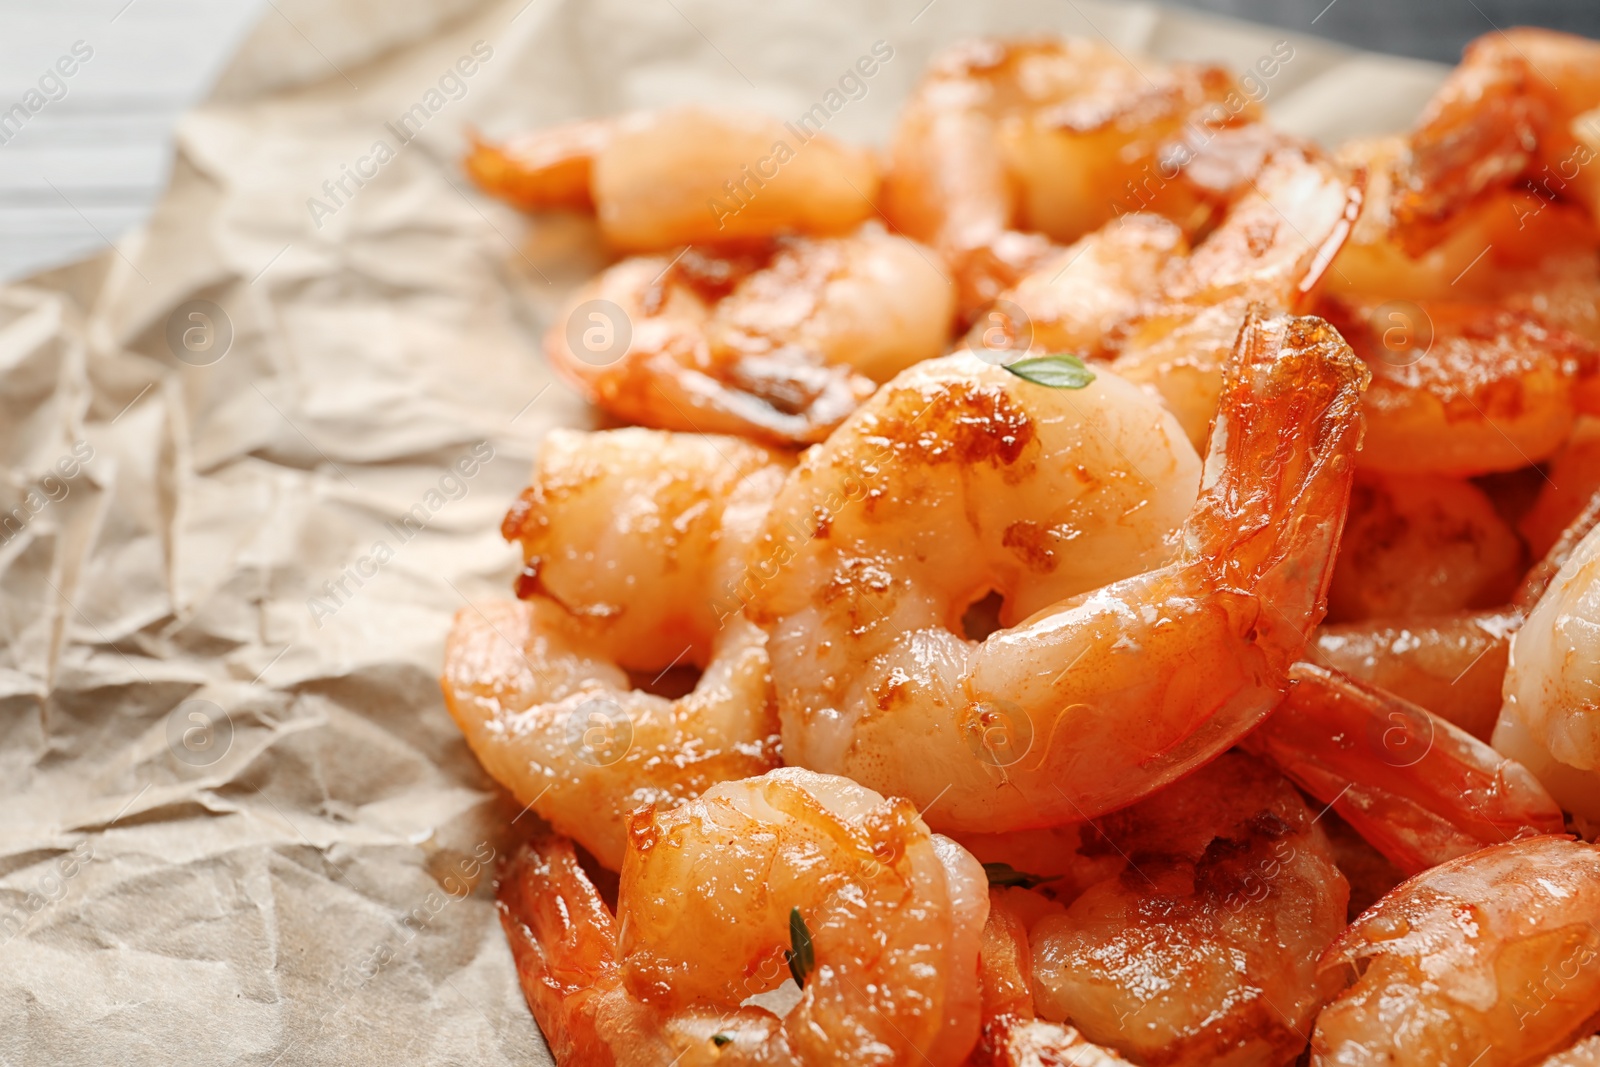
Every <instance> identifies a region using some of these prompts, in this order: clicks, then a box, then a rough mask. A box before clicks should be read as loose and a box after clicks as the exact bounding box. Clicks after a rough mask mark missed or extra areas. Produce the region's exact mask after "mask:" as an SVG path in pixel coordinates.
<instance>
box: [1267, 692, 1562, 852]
mask: <svg viewBox="0 0 1600 1067" xmlns="http://www.w3.org/2000/svg"><path fill="white" fill-rule="evenodd" d="M1289 677H1290V679H1291V681H1293V682H1294V685H1293V687H1292V688H1291V689H1290V690H1289V696H1288V697H1287V698H1286V699H1285V700H1284V702H1283V703H1282V704H1280V705H1278V708H1277V710H1276V711H1274V712H1273V713H1272V715H1271V716H1270V717H1269V718H1268V719H1267V721H1266V722H1264V723H1262V724H1261V725H1260V726H1259V727H1258V728H1257V729H1256V731H1255V732H1254V733H1252V734H1251V735H1250V736H1249V737H1248V738H1246V739H1245V740H1244V742H1243V745H1244V747H1245V748H1246V749H1247V750H1248V751H1250V752H1253V753H1255V754H1256V755H1258V756H1261V757H1262V758H1264V759H1267V760H1269V761H1271V762H1272V763H1273V764H1275V765H1276V766H1277V767H1278V768H1279V769H1280V770H1282V771H1283V773H1284V774H1287V775H1288V776H1289V777H1290V778H1292V779H1294V781H1295V784H1296V785H1298V786H1300V788H1302V789H1304V790H1305V791H1306V792H1308V793H1310V794H1311V795H1312V796H1313V797H1315V798H1317V799H1318V800H1319V801H1321V802H1323V803H1324V804H1328V805H1331V806H1332V807H1333V809H1334V810H1335V811H1337V812H1338V813H1339V814H1340V815H1342V816H1344V818H1345V821H1346V822H1348V823H1350V825H1351V826H1353V827H1355V829H1356V830H1357V831H1358V832H1359V833H1360V834H1361V835H1362V836H1363V837H1365V838H1366V839H1367V840H1368V841H1369V842H1371V843H1372V845H1373V846H1374V847H1375V848H1377V849H1378V851H1380V852H1382V853H1383V854H1384V855H1385V856H1387V857H1388V858H1389V859H1390V860H1391V861H1393V862H1394V864H1395V866H1397V867H1399V868H1400V869H1401V870H1402V871H1404V872H1405V873H1407V874H1416V873H1417V872H1418V871H1423V870H1426V869H1427V868H1429V867H1432V866H1434V865H1435V864H1439V863H1443V862H1444V861H1446V860H1450V859H1454V858H1455V857H1457V856H1463V855H1466V854H1467V853H1468V852H1476V851H1477V850H1478V849H1480V848H1483V847H1484V846H1485V845H1492V844H1498V843H1500V842H1502V841H1507V840H1510V839H1512V838H1515V837H1527V836H1534V835H1538V834H1558V833H1560V832H1561V831H1562V830H1563V829H1564V828H1565V825H1566V824H1565V822H1564V821H1563V819H1562V816H1561V809H1560V808H1559V807H1558V806H1557V805H1556V802H1555V801H1554V800H1552V799H1551V797H1550V794H1549V793H1547V792H1545V789H1544V787H1543V786H1542V785H1540V784H1539V780H1538V779H1537V778H1535V777H1534V776H1533V774H1532V773H1531V772H1530V771H1529V770H1528V769H1527V768H1526V767H1524V766H1522V765H1521V764H1520V763H1517V762H1516V761H1515V760H1509V759H1506V758H1505V757H1504V756H1502V755H1500V753H1498V752H1496V751H1495V750H1494V749H1492V748H1490V747H1489V746H1488V745H1486V744H1484V743H1483V742H1482V741H1479V740H1478V739H1477V738H1475V737H1473V736H1472V735H1471V734H1468V733H1467V732H1466V731H1464V730H1460V729H1458V728H1456V727H1454V726H1452V725H1451V724H1450V723H1449V722H1447V721H1445V720H1444V719H1441V718H1439V717H1438V716H1435V715H1432V714H1430V713H1429V712H1428V711H1426V710H1425V709H1423V708H1420V707H1417V706H1416V705H1415V704H1411V703H1408V702H1407V701H1404V700H1401V699H1400V698H1398V697H1395V696H1392V695H1391V694H1388V693H1385V692H1383V691H1382V690H1380V689H1374V688H1372V687H1370V686H1366V685H1362V684H1361V683H1359V682H1355V681H1352V680H1351V679H1349V678H1343V677H1340V676H1339V675H1337V674H1333V673H1331V672H1329V671H1326V670H1324V669H1322V668H1320V667H1315V666H1312V665H1311V664H1308V663H1299V664H1296V665H1295V667H1294V669H1293V670H1291V671H1290V672H1289Z"/></svg>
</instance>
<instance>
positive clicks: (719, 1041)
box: [711, 1034, 733, 1048]
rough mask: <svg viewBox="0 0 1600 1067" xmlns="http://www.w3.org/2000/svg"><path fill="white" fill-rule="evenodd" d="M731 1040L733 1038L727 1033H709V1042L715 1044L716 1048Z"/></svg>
mask: <svg viewBox="0 0 1600 1067" xmlns="http://www.w3.org/2000/svg"><path fill="white" fill-rule="evenodd" d="M732 1040H733V1038H731V1037H729V1036H728V1035H727V1034H712V1035H711V1043H712V1044H713V1045H715V1046H717V1047H718V1048H721V1047H722V1046H723V1045H726V1044H728V1043H729V1042H731V1041H732Z"/></svg>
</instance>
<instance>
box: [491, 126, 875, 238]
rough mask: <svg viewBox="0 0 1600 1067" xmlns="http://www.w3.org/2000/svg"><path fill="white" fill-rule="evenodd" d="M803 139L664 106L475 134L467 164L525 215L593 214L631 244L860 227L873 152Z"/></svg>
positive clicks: (605, 229) (609, 233)
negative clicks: (509, 134) (515, 132)
mask: <svg viewBox="0 0 1600 1067" xmlns="http://www.w3.org/2000/svg"><path fill="white" fill-rule="evenodd" d="M801 136H802V135H800V134H797V132H796V131H795V130H793V129H791V128H790V127H789V126H786V125H785V124H783V123H781V122H779V121H778V120H777V119H771V118H766V117H763V116H757V115H747V114H742V113H737V112H729V111H717V110H711V109H707V108H699V107H679V108H668V109H665V110H661V111H651V112H640V113H636V114H631V115H624V116H619V117H617V118H613V119H600V120H594V119H588V120H582V121H579V122H573V123H567V124H565V125H561V126H555V127H551V128H549V129H544V130H537V131H534V132H532V133H527V134H523V135H521V136H519V137H516V138H513V139H511V140H509V141H507V142H505V143H503V144H491V143H486V142H482V141H479V142H477V143H476V144H475V145H474V146H473V150H472V152H471V153H470V154H469V155H468V157H467V160H466V167H467V172H468V173H469V174H471V175H472V177H473V179H474V180H475V181H477V183H478V184H479V186H480V187H482V188H483V189H484V190H485V191H487V192H489V193H492V194H494V195H496V196H499V197H501V198H502V199H505V200H508V201H510V202H511V203H513V204H515V205H517V206H518V207H521V208H524V209H525V210H532V211H537V210H548V209H552V208H564V209H567V210H574V211H590V210H592V211H594V212H595V214H596V215H597V217H598V219H599V223H600V230H601V233H602V234H603V235H604V236H605V238H606V240H607V241H608V242H609V243H610V244H611V245H612V246H613V247H615V248H619V249H623V250H625V251H632V252H649V251H658V250H661V249H666V248H672V247H674V246H677V245H683V244H708V243H717V242H727V241H737V240H747V239H750V238H761V237H770V236H774V235H776V234H780V233H788V232H793V233H809V234H837V233H845V232H847V231H849V230H852V229H855V228H856V227H857V226H859V225H860V224H861V223H862V222H863V221H865V220H866V219H867V218H869V217H870V216H871V215H872V210H873V209H872V204H873V201H874V199H875V198H876V196H877V190H878V172H877V165H876V163H875V162H874V160H873V157H872V154H871V153H870V152H867V151H865V150H863V149H858V148H852V147H851V146H849V145H846V144H844V143H842V142H840V141H838V140H836V139H834V138H832V137H829V136H828V135H826V134H823V133H815V134H812V135H810V136H809V137H805V138H804V139H803V140H802V139H801ZM802 146H803V149H804V150H803V151H802V150H801V149H802Z"/></svg>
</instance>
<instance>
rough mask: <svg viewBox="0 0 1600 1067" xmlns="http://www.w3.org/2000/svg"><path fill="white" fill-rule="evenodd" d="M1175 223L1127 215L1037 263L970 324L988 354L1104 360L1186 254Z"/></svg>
mask: <svg viewBox="0 0 1600 1067" xmlns="http://www.w3.org/2000/svg"><path fill="white" fill-rule="evenodd" d="M1188 248H1189V246H1188V242H1187V241H1186V240H1185V239H1184V236H1183V231H1182V230H1181V229H1179V228H1178V226H1177V225H1176V224H1175V223H1172V222H1169V221H1167V220H1166V219H1164V218H1162V217H1161V216H1159V215H1151V214H1144V213H1139V214H1127V215H1124V216H1122V217H1121V218H1120V219H1118V220H1117V221H1116V222H1113V223H1108V224H1106V225H1105V226H1102V227H1101V228H1100V229H1098V230H1095V231H1094V232H1093V233H1089V234H1085V235H1084V236H1083V237H1081V238H1079V239H1078V240H1077V241H1076V242H1074V243H1073V244H1072V245H1070V246H1068V247H1067V248H1064V249H1062V250H1061V251H1060V252H1058V253H1056V254H1055V255H1054V256H1052V257H1049V258H1048V259H1046V260H1044V261H1043V262H1042V263H1041V264H1040V265H1039V267H1038V269H1036V270H1035V271H1033V272H1032V273H1030V274H1028V275H1027V276H1025V277H1024V278H1023V279H1022V280H1021V281H1020V282H1018V283H1017V284H1016V286H1015V287H1013V288H1011V289H1009V290H1007V291H1006V293H1005V295H1004V297H1003V299H1001V300H1000V301H997V302H996V303H995V304H994V305H993V306H991V307H989V308H986V309H985V310H984V312H983V313H982V314H981V315H980V316H979V317H978V319H977V321H976V322H974V323H973V325H972V330H971V332H970V333H969V335H968V344H969V346H972V347H973V348H974V350H977V348H978V347H982V348H984V349H988V350H990V351H1002V350H1029V349H1031V350H1034V351H1036V352H1041V353H1042V352H1075V353H1078V354H1080V355H1083V356H1093V357H1097V358H1101V359H1110V358H1111V357H1112V356H1113V355H1115V348H1114V336H1115V331H1116V330H1117V329H1118V328H1119V327H1121V326H1122V325H1123V324H1124V323H1126V322H1128V321H1130V320H1132V319H1135V318H1137V316H1138V315H1139V313H1140V312H1141V311H1142V310H1143V309H1144V306H1145V300H1146V297H1147V296H1148V294H1149V293H1150V291H1151V289H1152V287H1153V286H1154V285H1155V283H1156V279H1158V278H1160V277H1162V276H1163V274H1164V272H1165V271H1167V270H1168V269H1169V268H1170V266H1171V264H1173V263H1174V262H1176V261H1178V260H1180V259H1181V258H1182V257H1183V256H1184V255H1186V254H1187V253H1188Z"/></svg>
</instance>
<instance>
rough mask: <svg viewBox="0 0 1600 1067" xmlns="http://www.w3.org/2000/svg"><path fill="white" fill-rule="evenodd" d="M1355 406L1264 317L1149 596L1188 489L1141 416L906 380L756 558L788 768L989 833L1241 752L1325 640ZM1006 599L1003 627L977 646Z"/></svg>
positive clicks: (983, 385)
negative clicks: (971, 636)
mask: <svg viewBox="0 0 1600 1067" xmlns="http://www.w3.org/2000/svg"><path fill="white" fill-rule="evenodd" d="M1364 382H1365V372H1364V370H1363V369H1362V367H1361V364H1360V361H1358V360H1357V359H1356V358H1355V357H1354V356H1353V355H1352V354H1351V353H1350V351H1349V349H1348V348H1347V347H1346V346H1345V345H1344V344H1343V342H1342V341H1340V339H1339V338H1338V335H1337V334H1335V333H1334V332H1333V330H1332V329H1331V328H1330V327H1328V326H1327V325H1326V324H1325V323H1323V322H1321V321H1320V320H1316V319H1293V318H1280V319H1269V318H1265V317H1263V316H1260V315H1252V316H1251V317H1250V318H1248V319H1247V321H1246V323H1245V326H1244V329H1243V331H1242V332H1241V334H1240V337H1239V343H1238V346H1237V348H1236V349H1235V353H1234V356H1233V358H1232V360H1231V361H1230V366H1229V370H1228V375H1227V381H1226V384H1225V387H1224V392H1223V404H1222V411H1221V415H1220V416H1219V422H1218V427H1217V430H1216V432H1215V433H1214V435H1213V437H1212V449H1211V454H1210V457H1209V459H1208V460H1207V464H1206V469H1205V474H1204V478H1203V481H1202V484H1203V485H1204V486H1205V491H1204V493H1203V494H1202V495H1201V497H1200V499H1199V501H1198V503H1196V504H1195V506H1194V509H1193V510H1192V511H1191V512H1190V514H1189V517H1188V519H1187V521H1186V522H1185V523H1184V525H1183V532H1182V537H1181V547H1178V548H1177V551H1176V556H1177V558H1176V560H1175V561H1173V562H1171V563H1167V564H1166V565H1165V566H1156V569H1153V570H1147V569H1146V568H1149V567H1151V566H1152V565H1156V564H1161V563H1165V562H1166V561H1167V559H1168V558H1169V557H1170V556H1171V555H1172V554H1173V551H1174V550H1173V546H1171V545H1169V543H1168V541H1167V535H1168V533H1169V532H1170V531H1171V530H1172V529H1173V527H1174V526H1175V525H1176V523H1177V521H1178V518H1177V517H1178V514H1179V513H1180V511H1181V509H1182V508H1183V507H1185V506H1186V504H1185V501H1186V500H1191V499H1193V498H1192V496H1191V493H1192V492H1193V485H1194V482H1193V480H1192V479H1193V470H1194V467H1193V458H1192V456H1191V455H1190V454H1189V453H1188V452H1187V451H1186V446H1183V445H1182V441H1181V436H1180V435H1179V433H1178V431H1177V427H1176V425H1175V424H1174V423H1173V422H1172V421H1171V420H1170V419H1164V418H1162V417H1161V416H1159V415H1158V414H1156V412H1155V411H1154V410H1152V407H1151V405H1150V404H1149V403H1148V401H1141V399H1140V394H1139V393H1138V391H1137V390H1135V389H1134V388H1132V387H1131V386H1129V385H1128V384H1127V383H1125V382H1122V381H1120V380H1118V379H1117V378H1116V377H1115V376H1114V375H1111V374H1107V373H1103V372H1102V373H1101V374H1100V375H1099V377H1098V378H1097V379H1096V380H1095V381H1094V382H1093V383H1092V384H1090V385H1089V386H1088V387H1086V388H1083V389H1081V390H1052V389H1050V388H1048V387H1046V386H1042V385H1036V384H1034V383H1033V382H1030V381H1025V380H1023V379H1021V378H1019V377H1017V376H1014V375H1012V374H1009V373H1008V372H1007V371H1005V370H1003V369H1001V368H998V367H991V366H988V365H986V364H984V363H983V362H982V361H980V360H978V359H977V358H976V357H973V356H970V355H962V356H953V357H949V358H947V359H943V360H936V361H932V362H930V363H925V364H922V365H921V366H919V367H916V368H913V369H912V370H911V371H908V372H907V373H906V374H904V375H902V376H901V377H899V378H897V379H896V380H895V381H894V382H891V383H890V384H889V385H887V386H885V387H884V388H883V389H882V390H880V391H879V393H878V394H877V395H876V396H875V397H874V398H873V400H872V401H871V402H870V403H869V404H867V405H866V406H864V407H863V408H861V409H860V410H859V411H858V412H857V413H856V414H855V415H854V416H852V418H851V419H850V420H849V421H848V422H846V423H845V425H843V426H842V427H840V429H839V430H838V431H836V432H835V433H834V435H833V436H832V437H830V438H829V439H828V441H827V443H826V444H824V445H823V446H822V447H820V448H818V449H815V450H813V451H811V452H809V453H807V454H806V456H805V457H804V459H803V460H802V462H801V465H800V466H799V467H798V468H797V469H796V471H795V472H794V474H793V475H792V476H791V477H790V478H789V480H788V481H787V482H786V483H785V486H784V489H783V491H782V493H781V494H780V495H779V497H778V499H777V501H776V502H775V503H774V506H773V511H772V514H771V519H770V522H769V525H768V529H767V533H766V535H765V536H764V538H763V541H762V544H761V547H760V549H759V554H760V559H761V563H760V566H761V567H762V568H763V571H764V573H765V572H771V573H772V574H773V578H772V580H770V581H768V582H766V583H765V584H764V585H763V587H762V588H761V589H760V590H759V591H758V592H757V595H756V597H755V599H754V601H753V603H752V604H751V605H750V609H749V610H750V615H751V617H752V618H753V619H755V620H756V621H757V622H758V623H759V624H760V625H762V626H763V627H764V628H765V629H766V630H767V631H768V633H769V635H770V647H771V649H772V652H773V670H774V675H773V677H774V683H775V687H776V692H777V699H778V702H779V709H780V714H781V717H782V721H783V737H784V752H785V758H786V759H787V760H789V761H790V762H794V763H799V764H801V765H803V766H810V767H812V768H814V769H819V770H826V771H829V772H834V773H842V774H846V775H848V776H850V777H852V778H855V779H856V780H858V781H861V782H863V783H865V784H868V785H871V786H872V787H874V788H878V789H881V790H883V791H885V792H887V793H890V794H893V795H896V796H904V797H908V798H910V799H912V800H914V801H916V802H917V803H918V804H919V805H921V806H923V807H924V809H925V810H926V812H927V818H928V819H929V820H930V821H931V822H932V823H933V824H934V825H936V826H939V827H941V828H949V829H951V830H952V831H958V832H991V833H992V832H1004V831H1010V830H1016V829H1025V828H1028V827H1035V826H1047V825H1053V824H1057V823H1063V822H1073V821H1080V820H1082V819H1084V818H1087V817H1092V816H1094V815H1097V814H1100V813H1102V812H1105V811H1108V810H1111V809H1114V808H1117V807H1120V806H1122V805H1125V804H1128V803H1130V802H1132V801H1134V800H1136V799H1138V798H1139V797H1141V796H1144V795H1146V794H1148V793H1150V792H1152V791H1154V790H1155V789H1158V788H1160V787H1161V786H1162V785H1165V784H1166V783H1168V782H1170V781H1173V780H1174V779H1176V778H1177V777H1179V776H1181V775H1182V774H1184V773H1185V772H1187V771H1189V770H1191V769H1192V768H1194V767H1195V766H1197V765H1199V764H1201V763H1203V762H1205V761H1206V760H1208V759H1210V758H1212V757H1213V756H1215V755H1216V754H1217V753H1219V752H1221V751H1223V750H1224V749H1226V748H1227V747H1228V746H1229V745H1231V744H1232V743H1233V742H1234V741H1235V740H1237V738H1238V737H1240V736H1241V735H1242V734H1244V733H1246V732H1248V730H1249V729H1250V728H1251V727H1252V726H1254V725H1255V724H1256V723H1257V722H1259V721H1260V719H1261V718H1262V717H1263V716H1264V715H1266V714H1267V712H1269V711H1270V710H1271V708H1272V707H1273V705H1275V704H1276V703H1277V702H1278V700H1279V698H1280V697H1281V695H1282V693H1283V689H1284V687H1285V686H1286V684H1287V682H1286V681H1285V675H1284V672H1286V671H1287V670H1288V667H1289V664H1290V663H1291V662H1292V661H1293V660H1294V659H1296V658H1298V657H1299V655H1300V653H1301V650H1302V648H1303V645H1304V642H1305V640H1306V637H1307V635H1308V633H1309V631H1310V630H1311V628H1312V627H1313V626H1314V625H1315V624H1316V623H1317V622H1318V621H1319V620H1320V617H1321V612H1322V597H1323V595H1324V593H1325V590H1326V588H1327V580H1328V574H1329V571H1330V569H1331V566H1332V553H1333V546H1334V544H1335V542H1336V541H1337V539H1338V533H1339V526H1340V522H1341V520H1342V516H1343V511H1344V507H1345V501H1346V498H1347V495H1348V493H1349V487H1350V476H1351V471H1352V464H1353V458H1354V451H1355V449H1356V446H1357V441H1358V438H1359V427H1360V414H1359V400H1360V391H1361V388H1362V386H1363V384H1364ZM1152 425H1154V426H1155V427H1156V429H1155V431H1154V432H1152V430H1151V426H1152ZM830 501H844V502H846V503H844V504H843V505H842V506H839V505H834V506H830V503H829V502H830ZM1091 546H1092V548H1091ZM1141 572H1143V573H1141ZM1106 583H1110V584H1106ZM990 591H994V592H996V593H998V594H999V595H1000V596H1001V598H1002V600H1003V603H1002V606H1001V609H1000V613H999V621H1000V623H1001V625H1002V626H1004V627H1006V628H1005V629H1002V630H999V631H997V632H995V633H992V634H990V635H989V636H988V637H986V638H985V639H984V640H982V641H974V640H968V639H966V638H965V637H964V636H962V628H961V623H960V619H961V616H962V612H963V611H964V610H965V609H966V607H967V606H968V605H969V604H972V603H973V602H975V601H977V600H979V599H980V598H983V597H984V596H985V594H987V593H989V592H990ZM935 801H937V802H938V803H937V804H935V803H934V802H935ZM930 805H931V807H930Z"/></svg>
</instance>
